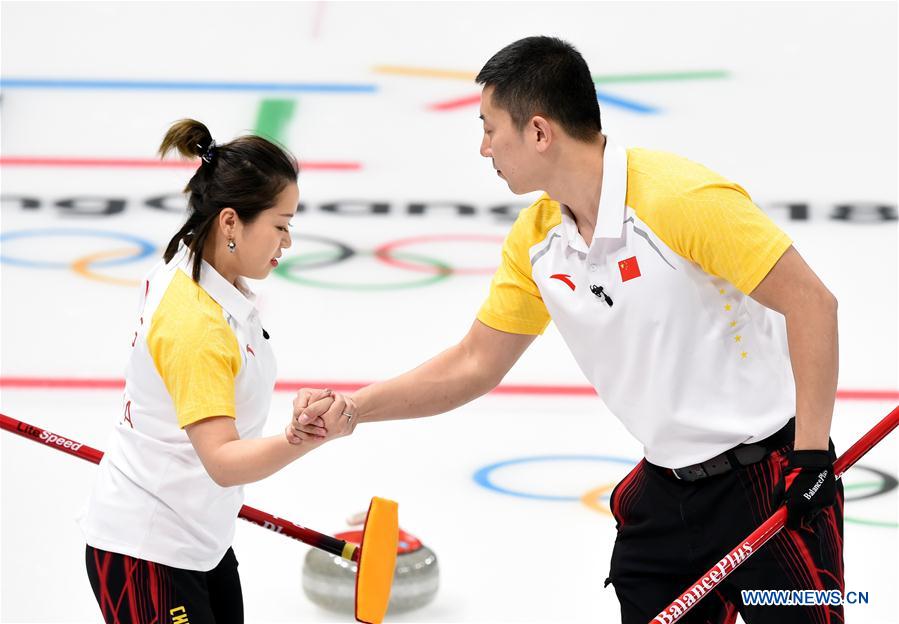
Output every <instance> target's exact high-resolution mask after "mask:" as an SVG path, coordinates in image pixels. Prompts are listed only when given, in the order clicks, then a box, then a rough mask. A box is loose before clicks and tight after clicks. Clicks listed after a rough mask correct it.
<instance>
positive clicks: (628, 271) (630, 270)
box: [618, 256, 640, 282]
mask: <svg viewBox="0 0 899 624" xmlns="http://www.w3.org/2000/svg"><path fill="white" fill-rule="evenodd" d="M618 270H619V271H621V281H622V282H626V281H627V280H632V279H634V278H635V277H640V265H639V264H637V256H631V257H630V258H626V259H625V260H619V261H618Z"/></svg>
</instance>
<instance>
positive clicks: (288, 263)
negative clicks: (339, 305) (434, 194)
mask: <svg viewBox="0 0 899 624" xmlns="http://www.w3.org/2000/svg"><path fill="white" fill-rule="evenodd" d="M358 253H359V254H365V255H368V256H371V255H373V254H372V252H370V251H360V252H358ZM333 255H334V253H333V252H331V251H324V252H318V253H312V254H303V255H299V256H292V257H290V258H287V259H286V260H284V261H282V262H281V263H279V264H278V266H277V267H276V268H275V270H274V273H275V274H276V275H278V276H280V277H282V278H283V279H286V280H288V281H291V282H294V283H297V284H303V285H304V286H313V287H315V288H328V289H331V290H400V289H405V288H422V287H424V286H430V285H431V284H436V283H437V282H439V281H441V280H445V279H447V278H448V277H449V276H450V275H452V268H451V267H450V266H449V265H447V264H444V263H443V262H441V261H440V260H435V259H434V258H427V257H425V256H419V255H416V254H410V253H404V254H395V255H396V256H398V257H400V256H401V257H403V258H404V259H407V260H414V261H416V262H424V263H426V264H430V265H431V266H433V267H436V268H438V269H440V271H439V272H438V273H435V274H433V275H428V276H427V277H424V278H421V279H416V280H414V281H411V282H405V283H403V282H400V283H397V284H339V283H333V282H322V281H319V280H314V279H310V278H308V277H298V276H297V275H295V274H293V273H291V272H290V268H291V267H292V266H294V265H296V264H297V263H299V265H300V266H302V263H303V262H315V261H317V260H322V259H325V258H329V257H331V256H333Z"/></svg>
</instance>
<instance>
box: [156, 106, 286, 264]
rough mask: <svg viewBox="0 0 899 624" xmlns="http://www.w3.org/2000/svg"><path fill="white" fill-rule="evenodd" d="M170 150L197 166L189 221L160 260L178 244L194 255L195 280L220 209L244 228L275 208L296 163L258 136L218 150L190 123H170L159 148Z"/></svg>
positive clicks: (206, 134)
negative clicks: (194, 160) (195, 159)
mask: <svg viewBox="0 0 899 624" xmlns="http://www.w3.org/2000/svg"><path fill="white" fill-rule="evenodd" d="M172 150H177V151H178V153H179V154H181V155H182V156H187V157H190V156H199V157H200V159H201V160H200V167H199V168H198V169H197V172H196V173H195V174H194V176H193V177H192V178H191V179H190V181H189V182H188V183H187V187H186V188H185V189H184V192H185V193H188V194H189V195H188V202H187V204H188V211H189V214H188V217H187V221H186V222H185V223H184V225H183V226H182V227H181V229H180V230H178V233H177V234H175V236H173V237H172V240H171V241H169V244H168V246H167V247H166V248H165V253H164V254H163V256H162V257H163V258H164V259H165V261H166V262H169V261H170V260H171V259H172V258H173V257H174V256H175V253H176V252H177V251H178V246H179V245H180V244H181V241H184V243H185V244H186V245H187V246H188V248H189V249H190V251H191V254H193V272H192V275H193V279H194V281H199V279H200V267H201V266H202V259H203V246H204V245H205V244H206V240H207V238H208V237H209V233H210V232H211V231H212V228H213V225H214V224H215V223H216V220H217V218H218V215H219V213H220V212H221V211H222V209H223V208H225V207H228V208H233V209H234V211H235V212H236V213H237V216H238V218H240V220H241V221H242V222H243V223H251V222H252V221H253V220H254V219H256V217H258V216H259V213H261V212H262V211H263V210H267V209H268V208H271V207H272V206H274V205H275V201H276V199H277V197H278V194H279V193H281V191H283V190H284V188H285V187H286V186H287V185H288V184H289V183H291V182H294V181H296V179H297V173H298V171H299V169H298V166H297V162H296V159H294V157H293V156H291V155H290V154H289V153H288V152H287V151H285V150H284V149H282V148H281V147H279V146H277V145H275V144H274V143H272V142H271V141H267V140H265V139H263V138H262V137H258V136H252V135H248V136H242V137H238V138H236V139H234V140H233V141H231V142H230V143H225V144H223V145H216V143H215V142H214V141H213V140H212V135H211V134H210V133H209V129H208V128H207V127H206V126H204V125H203V124H202V123H200V122H199V121H196V120H194V119H181V120H179V121H176V122H175V123H174V124H172V127H171V128H169V131H168V132H166V134H165V138H164V139H163V140H162V144H161V145H160V146H159V156H160V158H162V157H165V155H166V154H167V153H169V152H170V151H172Z"/></svg>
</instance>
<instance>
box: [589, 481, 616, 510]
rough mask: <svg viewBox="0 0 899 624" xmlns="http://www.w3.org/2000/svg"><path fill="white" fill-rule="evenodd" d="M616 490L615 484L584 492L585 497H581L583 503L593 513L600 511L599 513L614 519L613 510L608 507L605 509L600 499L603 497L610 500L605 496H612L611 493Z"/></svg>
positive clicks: (607, 484)
mask: <svg viewBox="0 0 899 624" xmlns="http://www.w3.org/2000/svg"><path fill="white" fill-rule="evenodd" d="M614 489H615V483H614V482H613V483H606V484H605V485H600V486H599V487H598V488H593V489H592V490H589V491H587V492H584V495H583V496H581V502H582V503H584V505H586V506H587V507H589V508H590V509H592V510H593V511H598V512H599V513H601V514H604V515H606V516H609V517H610V518H614V517H615V516H614V515H613V514H612V510H611V509H609V508H608V507H603V506H602V505H600V504H599V499H600V497H602V498H603V499H608V498H609V496H605V494H606V493H608V494H609V495H610V496H611V492H612V490H614Z"/></svg>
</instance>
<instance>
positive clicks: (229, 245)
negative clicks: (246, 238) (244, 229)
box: [228, 240, 237, 253]
mask: <svg viewBox="0 0 899 624" xmlns="http://www.w3.org/2000/svg"><path fill="white" fill-rule="evenodd" d="M235 247H237V245H235V244H234V241H233V240H229V241H228V251H230V252H231V253H234V248H235Z"/></svg>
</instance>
